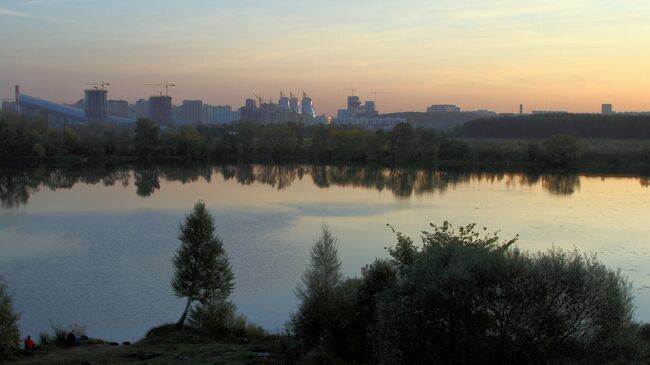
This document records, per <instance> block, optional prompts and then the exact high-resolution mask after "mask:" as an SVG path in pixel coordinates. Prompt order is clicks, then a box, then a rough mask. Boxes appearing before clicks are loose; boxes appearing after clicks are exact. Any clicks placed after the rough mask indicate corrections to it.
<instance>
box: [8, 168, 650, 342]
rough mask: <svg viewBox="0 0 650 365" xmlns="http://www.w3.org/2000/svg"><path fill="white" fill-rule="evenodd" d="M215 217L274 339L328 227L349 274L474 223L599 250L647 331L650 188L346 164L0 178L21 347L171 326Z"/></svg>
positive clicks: (616, 181)
mask: <svg viewBox="0 0 650 365" xmlns="http://www.w3.org/2000/svg"><path fill="white" fill-rule="evenodd" d="M198 200H204V201H205V202H206V204H207V206H208V208H209V209H210V210H211V211H212V213H213V215H214V218H215V222H216V226H217V233H218V235H219V236H220V237H221V238H222V240H223V241H224V244H225V247H226V250H227V252H228V254H229V256H230V260H231V263H232V267H233V270H234V273H235V277H236V288H235V291H234V294H233V296H232V299H233V301H234V303H235V304H236V305H237V308H238V310H239V312H241V313H243V314H244V315H246V316H247V317H248V319H249V320H250V321H252V322H254V323H257V324H260V325H261V326H263V327H264V328H266V329H268V330H270V331H274V332H275V331H280V330H281V329H282V328H283V326H284V323H285V322H286V320H287V319H288V317H289V314H290V313H291V312H292V311H293V310H294V309H295V306H296V298H295V295H294V291H295V288H296V285H297V284H298V283H299V281H300V275H301V274H302V272H303V271H304V270H305V267H306V265H307V263H308V255H309V250H310V248H311V246H312V244H313V242H314V241H315V240H316V239H317V238H318V235H319V233H320V226H321V224H322V223H326V224H328V225H329V227H330V229H331V231H332V232H333V233H334V234H335V235H336V236H337V237H338V247H339V253H340V256H341V259H342V262H343V270H344V273H345V274H346V275H348V276H356V275H359V273H360V269H361V267H362V266H363V265H365V264H367V263H369V262H371V261H372V260H373V259H374V258H375V257H385V256H386V255H387V254H386V250H385V247H386V246H389V245H391V244H393V243H394V241H395V239H394V234H393V233H392V231H391V230H390V228H389V227H387V224H390V225H392V226H393V227H394V228H395V229H396V230H399V231H401V232H403V233H405V234H407V235H409V236H411V237H413V238H414V239H416V242H417V241H418V240H417V237H418V234H419V232H420V231H422V230H427V229H428V228H430V227H429V223H434V224H441V223H442V222H443V221H445V220H446V221H449V222H451V223H452V224H454V225H466V224H469V223H477V224H478V225H479V227H487V228H488V230H492V231H494V230H500V232H501V233H500V235H501V237H502V238H504V239H507V238H511V237H513V236H515V235H517V234H519V235H520V239H519V241H518V244H517V245H518V247H519V248H521V249H524V250H529V251H539V250H546V249H549V248H551V247H561V248H566V249H573V248H577V249H579V250H580V251H582V252H586V253H593V254H596V255H597V256H598V258H599V259H600V260H602V261H603V262H604V263H606V264H607V265H608V266H610V267H613V268H620V269H621V270H622V271H623V273H625V274H626V275H627V276H628V277H629V278H630V279H631V280H632V281H633V287H634V291H635V296H636V306H637V319H638V320H642V321H648V322H650V264H649V262H650V256H649V253H650V224H649V221H650V179H649V178H648V177H642V176H588V175H580V174H555V173H507V172H481V173H469V172H458V171H456V172H454V171H435V170H432V171H429V170H417V169H381V168H362V167H350V166H310V165H305V166H276V165H241V166H187V165H183V166H179V165H174V166H156V167H144V168H142V167H137V168H136V167H103V166H102V167H58V168H56V167H39V168H20V169H18V168H2V169H0V206H1V207H0V276H2V277H3V278H4V280H5V282H6V283H7V286H8V289H9V292H10V293H11V294H12V296H13V299H14V305H15V308H16V310H17V311H18V312H19V313H20V317H21V318H20V322H19V325H20V328H21V331H22V335H27V334H31V335H32V336H35V335H38V333H40V332H42V331H48V330H50V328H51V327H52V326H57V325H60V326H68V325H71V324H79V325H82V326H85V327H86V329H87V332H88V334H89V335H90V336H92V337H99V338H104V339H110V340H116V341H133V340H137V339H139V338H141V337H142V336H143V335H144V334H145V333H146V331H147V330H148V329H149V328H151V327H153V326H156V325H159V324H162V323H166V322H174V321H176V320H177V319H178V318H179V317H180V315H181V312H182V310H183V307H184V300H182V299H179V298H176V297H174V295H173V293H172V290H171V288H170V284H169V283H170V280H171V276H172V266H171V262H170V260H171V258H172V256H173V255H174V252H175V250H176V249H177V248H178V246H179V241H178V239H177V236H178V230H179V224H180V223H181V222H182V221H183V218H184V215H185V214H186V213H187V212H189V211H190V210H191V208H192V206H193V205H194V203H195V202H196V201H198Z"/></svg>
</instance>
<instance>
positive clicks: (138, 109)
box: [135, 99, 149, 119]
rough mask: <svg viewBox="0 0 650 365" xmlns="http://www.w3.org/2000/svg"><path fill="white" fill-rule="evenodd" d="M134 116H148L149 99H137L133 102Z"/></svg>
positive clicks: (138, 117) (137, 117)
mask: <svg viewBox="0 0 650 365" xmlns="http://www.w3.org/2000/svg"><path fill="white" fill-rule="evenodd" d="M135 117H136V119H141V118H149V101H148V100H145V99H139V100H138V101H136V102H135Z"/></svg>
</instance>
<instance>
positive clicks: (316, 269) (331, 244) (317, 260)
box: [296, 224, 343, 302]
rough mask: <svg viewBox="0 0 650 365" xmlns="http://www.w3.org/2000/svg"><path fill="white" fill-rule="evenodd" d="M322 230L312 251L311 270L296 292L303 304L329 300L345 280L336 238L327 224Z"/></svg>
mask: <svg viewBox="0 0 650 365" xmlns="http://www.w3.org/2000/svg"><path fill="white" fill-rule="evenodd" d="M321 230H322V233H321V237H320V239H319V240H318V241H316V243H314V247H313V248H312V251H311V260H310V264H309V268H308V269H307V271H305V273H304V274H303V276H302V284H301V285H300V286H299V287H298V289H297V291H296V294H297V296H298V298H299V299H300V300H302V301H303V302H305V301H308V300H310V299H323V298H327V297H328V296H329V295H331V293H332V292H333V291H334V290H335V288H336V287H337V286H338V285H339V284H340V283H341V281H342V280H343V274H342V273H341V260H340V259H339V254H338V250H337V247H336V246H337V245H336V237H334V236H333V235H332V233H331V232H330V230H329V227H328V226H327V225H325V224H323V225H322V226H321Z"/></svg>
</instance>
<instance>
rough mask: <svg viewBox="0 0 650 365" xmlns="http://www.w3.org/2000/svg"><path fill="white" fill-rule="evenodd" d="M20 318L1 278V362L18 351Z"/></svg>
mask: <svg viewBox="0 0 650 365" xmlns="http://www.w3.org/2000/svg"><path fill="white" fill-rule="evenodd" d="M17 322H18V316H17V315H16V312H14V308H13V305H12V303H11V298H10V297H9V294H8V293H7V287H6V285H5V283H4V281H3V280H2V278H1V277H0V362H2V361H4V360H6V359H7V358H8V357H10V356H11V355H12V354H13V353H14V352H16V351H17V350H18V343H19V341H20V338H19V335H20V334H19V332H18V324H17Z"/></svg>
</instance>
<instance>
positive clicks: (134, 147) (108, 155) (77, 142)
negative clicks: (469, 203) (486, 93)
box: [0, 113, 650, 167]
mask: <svg viewBox="0 0 650 365" xmlns="http://www.w3.org/2000/svg"><path fill="white" fill-rule="evenodd" d="M484 122H485V123H487V122H489V121H484ZM472 123H473V122H472ZM480 126H481V128H482V126H483V124H480ZM467 128H470V129H471V128H474V127H472V125H469V123H468V127H467ZM467 135H468V136H471V137H472V136H475V135H476V134H475V133H469V132H468V133H467ZM478 135H479V136H480V134H478ZM546 137H548V140H547V141H546V142H545V143H540V142H539V141H532V142H525V143H523V142H522V143H514V144H513V143H504V142H503V141H499V142H494V141H493V142H489V143H486V142H480V143H477V142H475V141H467V140H461V139H455V138H451V137H449V136H448V135H446V134H444V133H441V132H436V131H434V130H432V129H425V128H413V127H412V126H411V125H410V124H406V123H404V124H399V125H397V126H395V127H394V128H393V129H392V130H389V131H384V130H367V129H360V128H357V127H352V126H325V125H316V126H305V125H303V124H296V123H287V124H273V125H263V126H260V125H250V124H245V123H234V124H230V125H185V126H179V127H174V128H165V129H161V128H160V127H158V126H157V125H155V124H154V123H152V122H151V121H149V120H147V119H141V120H138V121H137V122H136V124H135V126H132V125H131V126H127V125H116V124H94V123H91V124H88V125H70V126H68V127H64V128H59V129H52V128H49V127H48V125H47V123H46V122H45V121H42V120H27V119H25V118H23V117H20V116H18V115H15V114H8V113H4V114H2V115H1V116H0V158H3V157H4V158H16V157H24V156H30V157H32V158H33V157H52V156H79V157H87V158H93V159H99V160H101V159H108V160H111V159H118V160H124V159H127V160H139V161H153V160H156V161H163V160H183V161H188V160H213V161H214V160H216V161H224V160H230V161H232V160H238V161H247V162H256V161H276V162H285V161H291V162H297V161H301V162H340V163H376V164H383V165H400V166H403V165H419V166H434V165H437V164H444V163H455V164H458V163H460V164H503V163H518V164H525V165H534V166H551V167H567V166H574V165H577V164H579V163H581V162H589V163H605V164H611V163H612V161H614V160H616V158H618V160H616V161H619V162H620V161H621V160H626V161H627V162H629V163H633V164H644V166H646V167H647V166H650V149H647V151H646V150H639V151H637V152H634V153H632V154H625V155H624V156H622V155H621V152H620V151H614V150H606V149H605V150H603V151H600V152H599V153H591V152H588V151H583V150H582V149H581V144H580V141H579V140H578V139H577V138H576V137H574V136H573V135H571V134H559V135H552V136H546ZM546 137H545V138H546Z"/></svg>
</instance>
